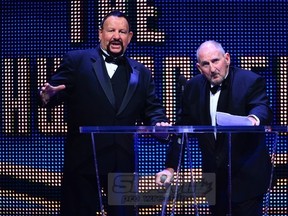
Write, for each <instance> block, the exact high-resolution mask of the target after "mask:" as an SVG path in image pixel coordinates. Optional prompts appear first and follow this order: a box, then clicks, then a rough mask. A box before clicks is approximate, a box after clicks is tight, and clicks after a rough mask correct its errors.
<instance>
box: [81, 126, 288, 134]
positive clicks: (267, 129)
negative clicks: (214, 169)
mask: <svg viewBox="0 0 288 216" xmlns="http://www.w3.org/2000/svg"><path fill="white" fill-rule="evenodd" d="M79 130H80V133H141V134H144V133H215V132H216V133H244V132H245V133H277V132H287V131H288V126H192V125H190V126H81V127H80V128H79Z"/></svg>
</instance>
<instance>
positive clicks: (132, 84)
mask: <svg viewBox="0 0 288 216" xmlns="http://www.w3.org/2000/svg"><path fill="white" fill-rule="evenodd" d="M138 80H139V71H138V70H135V69H133V70H132V73H131V76H130V80H129V83H128V86H127V90H126V93H125V95H124V98H123V101H122V103H121V106H120V108H119V110H118V112H117V114H120V113H121V112H122V111H123V110H124V109H125V107H126V106H127V104H128V102H129V101H130V99H131V97H132V95H133V94H134V92H135V90H136V87H137V84H138Z"/></svg>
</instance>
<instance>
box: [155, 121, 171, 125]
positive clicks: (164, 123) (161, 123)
mask: <svg viewBox="0 0 288 216" xmlns="http://www.w3.org/2000/svg"><path fill="white" fill-rule="evenodd" d="M155 126H171V123H168V122H157V123H156V125H155Z"/></svg>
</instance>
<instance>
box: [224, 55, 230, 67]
mask: <svg viewBox="0 0 288 216" xmlns="http://www.w3.org/2000/svg"><path fill="white" fill-rule="evenodd" d="M224 58H225V61H226V63H227V65H230V62H231V60H230V59H231V58H230V54H229V53H225V54H224Z"/></svg>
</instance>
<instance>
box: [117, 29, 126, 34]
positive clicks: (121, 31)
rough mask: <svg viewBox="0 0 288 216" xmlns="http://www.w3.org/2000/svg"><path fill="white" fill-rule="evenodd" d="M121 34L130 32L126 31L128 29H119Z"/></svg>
mask: <svg viewBox="0 0 288 216" xmlns="http://www.w3.org/2000/svg"><path fill="white" fill-rule="evenodd" d="M119 32H120V33H121V34H128V31H126V30H120V31H119Z"/></svg>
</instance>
